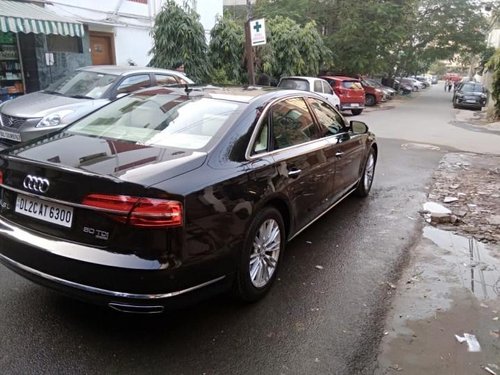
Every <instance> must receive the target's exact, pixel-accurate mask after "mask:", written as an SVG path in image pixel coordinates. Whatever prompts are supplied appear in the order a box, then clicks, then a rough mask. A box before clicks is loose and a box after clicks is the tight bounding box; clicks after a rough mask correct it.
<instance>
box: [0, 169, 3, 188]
mask: <svg viewBox="0 0 500 375" xmlns="http://www.w3.org/2000/svg"><path fill="white" fill-rule="evenodd" d="M1 184H3V172H2V171H0V185H1Z"/></svg>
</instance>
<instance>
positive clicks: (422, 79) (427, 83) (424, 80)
mask: <svg viewBox="0 0 500 375" xmlns="http://www.w3.org/2000/svg"><path fill="white" fill-rule="evenodd" d="M413 78H414V79H416V80H417V81H419V82H422V83H423V84H424V88H427V87H430V86H431V84H432V83H431V81H430V80H429V79H427V77H424V76H416V77H413Z"/></svg>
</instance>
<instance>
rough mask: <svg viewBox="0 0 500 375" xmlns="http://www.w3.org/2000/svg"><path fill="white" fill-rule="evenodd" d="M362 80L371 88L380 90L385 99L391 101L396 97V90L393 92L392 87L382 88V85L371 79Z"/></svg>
mask: <svg viewBox="0 0 500 375" xmlns="http://www.w3.org/2000/svg"><path fill="white" fill-rule="evenodd" d="M364 80H365V81H366V82H367V83H369V84H370V85H372V86H373V87H375V88H377V89H379V90H382V92H383V93H384V97H385V98H386V99H393V98H394V96H396V90H394V89H393V88H392V87H389V86H384V85H382V83H380V82H379V81H377V80H375V79H373V78H365V79H364Z"/></svg>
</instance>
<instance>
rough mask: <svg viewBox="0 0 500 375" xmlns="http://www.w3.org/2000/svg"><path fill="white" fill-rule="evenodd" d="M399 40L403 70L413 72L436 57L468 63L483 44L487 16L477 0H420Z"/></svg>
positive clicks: (422, 68)
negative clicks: (403, 39) (409, 29)
mask: <svg viewBox="0 0 500 375" xmlns="http://www.w3.org/2000/svg"><path fill="white" fill-rule="evenodd" d="M416 5H417V7H416V8H415V11H414V13H413V21H412V25H413V30H412V32H411V34H410V35H409V38H408V39H407V41H406V42H405V43H403V44H402V46H401V50H402V51H404V55H405V57H406V59H403V60H402V61H400V64H401V66H402V70H404V71H406V72H407V73H416V72H420V71H422V70H426V69H427V68H428V67H429V66H430V64H431V63H432V62H434V61H436V60H452V59H455V60H460V61H461V62H463V63H467V62H468V61H470V60H471V59H472V57H473V56H475V55H476V54H478V53H480V52H481V51H483V50H484V48H485V42H484V41H485V31H486V19H485V17H484V15H483V13H482V10H481V7H482V5H481V3H480V2H478V1H476V0H420V1H419V2H418V3H417V4H416Z"/></svg>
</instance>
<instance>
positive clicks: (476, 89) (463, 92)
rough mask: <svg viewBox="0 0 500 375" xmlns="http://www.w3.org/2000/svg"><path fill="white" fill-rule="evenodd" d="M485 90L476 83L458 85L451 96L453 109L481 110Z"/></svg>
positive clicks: (484, 102) (485, 95)
mask: <svg viewBox="0 0 500 375" xmlns="http://www.w3.org/2000/svg"><path fill="white" fill-rule="evenodd" d="M487 98H488V95H487V90H486V88H485V87H484V86H483V85H482V84H480V83H477V82H472V81H470V82H463V83H460V84H459V85H458V86H457V88H456V90H455V92H454V94H453V108H472V109H479V110H480V109H481V108H483V107H484V106H485V105H486V101H487Z"/></svg>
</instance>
